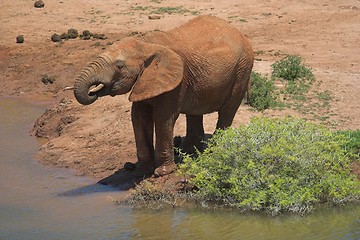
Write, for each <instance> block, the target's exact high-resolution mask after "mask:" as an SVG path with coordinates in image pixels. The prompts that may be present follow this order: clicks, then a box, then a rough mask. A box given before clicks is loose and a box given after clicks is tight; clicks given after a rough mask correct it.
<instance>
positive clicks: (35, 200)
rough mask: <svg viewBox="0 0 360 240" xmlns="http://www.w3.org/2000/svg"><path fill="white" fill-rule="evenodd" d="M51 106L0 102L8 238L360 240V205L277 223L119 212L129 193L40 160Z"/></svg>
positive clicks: (1, 208) (260, 217)
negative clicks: (33, 131)
mask: <svg viewBox="0 0 360 240" xmlns="http://www.w3.org/2000/svg"><path fill="white" fill-rule="evenodd" d="M43 111H44V109H43V107H41V106H36V105H32V104H29V103H26V102H21V101H18V100H14V99H6V98H2V99H1V98H0V134H1V137H0V153H1V154H0V239H1V240H7V239H50V240H51V239H360V206H347V207H343V208H337V209H326V208H323V209H320V210H318V211H317V212H316V213H314V214H312V215H308V216H305V217H300V216H297V215H286V216H279V217H275V218H273V217H269V216H266V215H264V214H250V213H247V214H240V213H238V212H234V211H230V210H227V211H224V210H217V211H206V210H202V209H191V210H190V209H183V208H174V209H162V210H137V209H132V208H131V207H130V206H116V205H115V204H113V201H112V199H117V198H119V197H121V196H120V195H121V194H124V193H121V192H118V191H114V189H112V188H110V187H104V186H100V185H98V184H96V183H95V180H93V179H89V178H84V177H74V176H73V175H72V173H71V172H69V171H66V170H59V169H54V168H50V167H45V166H42V165H40V164H38V163H37V162H36V161H34V160H33V158H32V156H33V155H34V154H35V153H36V150H37V148H38V147H39V144H38V143H37V142H36V139H34V138H31V137H30V136H28V133H27V132H28V130H29V129H30V127H31V124H32V122H33V121H34V120H35V119H36V118H37V117H38V116H40V114H41V113H42V112H43Z"/></svg>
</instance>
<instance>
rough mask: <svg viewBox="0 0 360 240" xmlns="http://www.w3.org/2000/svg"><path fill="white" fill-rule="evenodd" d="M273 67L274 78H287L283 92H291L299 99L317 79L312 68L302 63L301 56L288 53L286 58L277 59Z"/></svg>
mask: <svg viewBox="0 0 360 240" xmlns="http://www.w3.org/2000/svg"><path fill="white" fill-rule="evenodd" d="M271 67H272V70H273V71H272V78H273V79H276V78H280V79H285V80H287V84H286V86H285V89H284V90H283V91H282V93H284V94H290V95H292V97H293V98H295V99H299V96H302V95H303V94H305V93H307V92H308V91H309V89H310V87H311V84H312V83H313V82H314V80H315V78H314V75H313V73H312V72H311V69H310V68H307V67H306V66H305V65H304V64H303V63H302V59H301V57H300V56H294V55H288V56H286V57H285V58H284V59H281V60H279V61H276V62H275V63H274V64H272V65H271ZM300 99H301V98H300Z"/></svg>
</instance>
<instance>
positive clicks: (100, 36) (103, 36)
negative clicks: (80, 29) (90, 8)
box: [92, 33, 107, 40]
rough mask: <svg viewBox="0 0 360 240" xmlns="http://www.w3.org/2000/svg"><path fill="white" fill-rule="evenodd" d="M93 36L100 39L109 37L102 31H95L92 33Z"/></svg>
mask: <svg viewBox="0 0 360 240" xmlns="http://www.w3.org/2000/svg"><path fill="white" fill-rule="evenodd" d="M92 37H93V38H96V39H100V40H104V39H107V37H106V36H105V34H100V33H93V34H92Z"/></svg>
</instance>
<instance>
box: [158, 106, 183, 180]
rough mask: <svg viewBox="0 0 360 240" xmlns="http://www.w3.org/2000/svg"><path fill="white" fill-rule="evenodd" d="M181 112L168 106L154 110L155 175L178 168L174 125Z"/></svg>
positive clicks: (168, 172)
mask: <svg viewBox="0 0 360 240" xmlns="http://www.w3.org/2000/svg"><path fill="white" fill-rule="evenodd" d="M178 116H179V113H174V112H173V110H172V109H168V108H167V107H164V108H158V109H157V110H155V111H154V119H155V136H156V137H155V139H156V143H155V167H156V169H155V171H154V173H155V176H164V175H167V174H170V173H172V172H173V171H174V170H175V169H176V164H175V161H174V141H173V135H174V125H175V121H176V119H177V118H178Z"/></svg>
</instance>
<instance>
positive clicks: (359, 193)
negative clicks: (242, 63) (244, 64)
mask: <svg viewBox="0 0 360 240" xmlns="http://www.w3.org/2000/svg"><path fill="white" fill-rule="evenodd" d="M347 142H348V139H347V138H346V137H345V136H344V135H342V134H337V133H336V132H332V131H330V130H328V129H327V128H325V127H323V126H321V125H316V124H313V123H308V122H306V121H304V120H299V119H294V118H290V117H288V118H285V119H267V118H254V119H253V120H252V121H251V122H250V123H249V124H248V125H247V126H240V127H239V128H236V129H227V130H225V131H219V132H217V133H216V134H215V135H214V136H213V138H212V139H211V140H210V141H209V143H208V148H207V149H205V151H204V152H203V153H199V156H198V158H197V159H195V160H194V159H191V157H190V156H185V157H184V162H183V164H182V165H180V172H181V173H183V174H188V175H189V176H191V182H192V183H193V184H194V185H195V186H196V188H197V189H198V190H197V192H196V195H197V196H198V198H200V199H202V201H205V202H213V203H216V204H220V205H227V206H232V207H237V208H240V209H241V210H244V211H245V210H266V211H269V212H270V213H272V214H274V215H275V214H278V213H280V212H284V211H291V212H298V213H304V212H307V211H310V210H312V209H313V206H314V204H317V203H334V204H342V203H345V202H348V201H353V200H358V199H359V198H360V184H359V181H358V180H357V179H356V177H355V176H353V175H351V174H350V167H349V165H350V163H351V160H350V158H349V157H348V155H347V154H346V151H345V148H344V146H345V145H346V144H347ZM199 196H200V197H199Z"/></svg>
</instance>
